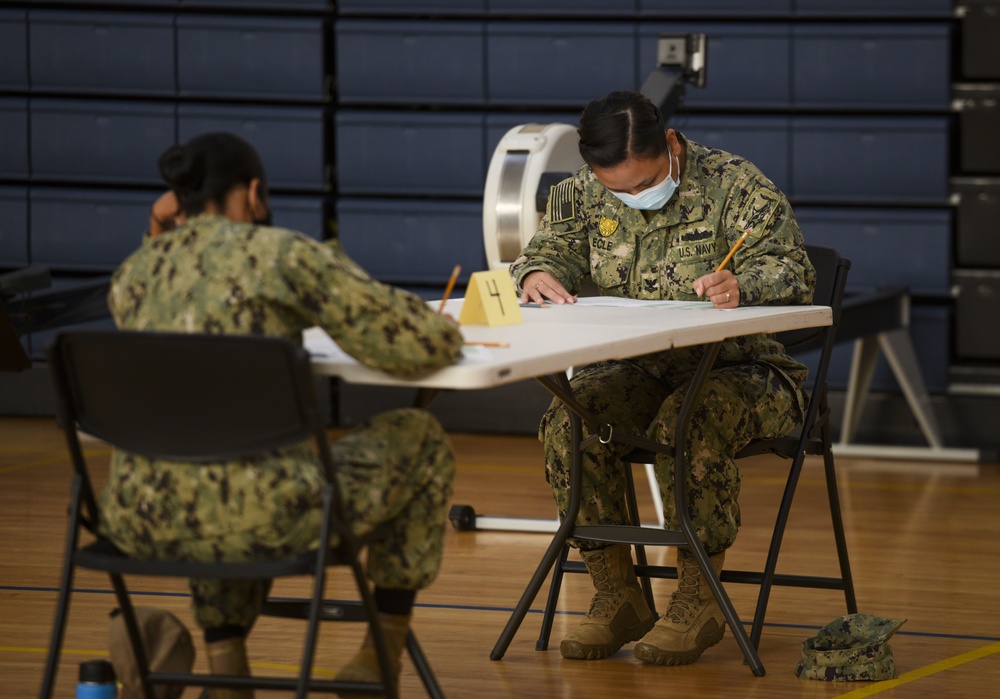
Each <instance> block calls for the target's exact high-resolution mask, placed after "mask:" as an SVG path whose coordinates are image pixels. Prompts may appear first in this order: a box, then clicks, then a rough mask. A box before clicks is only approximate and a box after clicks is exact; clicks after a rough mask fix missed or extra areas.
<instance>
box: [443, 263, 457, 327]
mask: <svg viewBox="0 0 1000 699" xmlns="http://www.w3.org/2000/svg"><path fill="white" fill-rule="evenodd" d="M461 271H462V265H455V269H453V270H451V278H449V279H448V285H447V286H445V288H444V296H442V297H441V305H440V306H438V315H440V314H442V313H444V305H445V304H446V303H448V297H449V296H451V290H452V289H454V288H455V282H457V281H458V275H459V273H461Z"/></svg>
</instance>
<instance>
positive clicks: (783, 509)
mask: <svg viewBox="0 0 1000 699" xmlns="http://www.w3.org/2000/svg"><path fill="white" fill-rule="evenodd" d="M804 461H805V453H804V451H801V450H800V451H799V452H798V455H797V456H796V457H795V458H794V459H793V460H792V465H791V468H790V470H789V473H788V480H787V481H785V491H784V492H783V493H782V495H781V504H780V505H779V506H778V516H777V518H776V520H775V523H774V532H773V533H772V534H771V544H770V546H769V547H768V549H767V560H766V561H765V563H764V571H763V573H762V574H761V580H760V590H759V591H758V593H757V608H756V610H755V611H754V616H753V625H752V626H751V629H750V643H751V645H753V647H754V648H755V649H756V648H758V647H759V646H760V637H761V634H762V633H763V630H764V617H765V615H766V614H767V603H768V602H769V601H770V598H771V588H772V587H773V585H774V573H775V571H776V570H777V567H778V554H779V553H780V551H781V541H782V539H783V538H784V536H785V526H786V525H787V524H788V515H789V513H790V512H791V510H792V499H793V498H794V496H795V488H796V486H797V485H798V482H799V476H800V475H801V474H802V464H803V462H804Z"/></svg>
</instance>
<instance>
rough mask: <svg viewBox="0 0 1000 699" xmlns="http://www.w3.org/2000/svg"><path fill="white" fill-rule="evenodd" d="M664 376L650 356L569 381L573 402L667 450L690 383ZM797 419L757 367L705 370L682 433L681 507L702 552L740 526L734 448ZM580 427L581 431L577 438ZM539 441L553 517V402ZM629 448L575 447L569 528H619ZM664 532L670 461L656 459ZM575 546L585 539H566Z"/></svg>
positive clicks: (671, 512)
mask: <svg viewBox="0 0 1000 699" xmlns="http://www.w3.org/2000/svg"><path fill="white" fill-rule="evenodd" d="M684 374H685V375H684V376H682V377H681V378H680V379H672V378H671V377H669V376H664V375H662V374H661V372H660V371H658V367H657V366H656V362H655V360H647V359H646V358H642V357H640V358H638V359H636V360H628V361H615V362H602V363H599V364H595V365H591V366H588V367H585V368H583V369H582V370H580V371H579V372H578V373H576V375H575V376H574V377H573V379H572V382H571V384H572V387H573V392H574V395H575V396H576V398H577V400H578V401H579V402H580V403H581V404H582V405H583V406H584V407H586V408H587V409H588V410H589V411H590V412H592V413H594V414H596V415H597V416H599V417H600V419H601V420H602V421H603V422H605V423H607V424H611V425H613V426H614V429H615V430H616V431H618V430H624V431H625V432H626V433H629V434H633V435H636V436H645V437H646V438H648V439H651V440H655V441H657V442H661V443H663V444H668V445H672V444H673V442H674V435H675V428H676V424H677V416H678V413H679V412H680V407H681V403H682V402H683V400H684V396H685V394H686V392H687V388H688V386H689V385H690V379H691V376H690V373H689V372H684ZM800 421H801V410H800V408H799V400H798V395H797V392H796V391H795V390H794V389H793V387H792V386H791V385H790V384H789V383H788V382H787V380H786V379H785V378H784V377H783V376H782V375H781V374H779V373H778V372H777V371H776V370H774V369H772V368H771V367H769V366H768V365H766V364H743V365H733V366H725V367H721V368H717V369H715V370H713V371H712V372H710V374H709V376H708V378H707V380H706V383H705V386H704V387H703V388H702V392H701V397H700V399H699V401H698V403H697V407H696V408H695V411H694V414H693V416H692V419H691V424H690V428H689V430H688V443H687V444H686V445H685V450H686V454H687V455H688V465H689V473H688V481H687V489H688V501H687V507H688V512H689V513H690V516H691V519H692V522H693V524H694V527H695V529H696V531H697V532H698V536H699V537H700V539H701V541H702V543H703V544H704V546H705V548H706V550H707V552H708V553H709V554H710V555H711V554H715V553H720V552H722V551H724V550H726V549H727V548H729V547H730V546H732V544H733V542H734V541H735V539H736V533H737V531H738V529H739V526H740V508H739V504H738V497H739V493H740V482H741V475H740V470H739V467H737V465H736V461H735V458H734V455H735V454H736V452H737V451H738V450H739V449H741V448H742V447H744V446H745V445H746V444H748V443H749V442H750V441H752V440H754V439H758V438H770V437H778V436H782V435H784V434H787V433H788V432H789V431H791V430H792V429H793V428H794V427H795V426H796V425H797V424H798V423H799V422H800ZM589 433H590V432H589V430H588V429H587V427H586V425H584V428H583V436H584V438H586V437H587V435H588V434H589ZM539 438H540V439H541V440H542V441H543V442H544V444H545V463H546V479H547V480H548V482H549V485H550V486H551V487H552V493H553V496H554V497H555V501H556V505H557V506H558V508H559V514H560V517H563V516H564V515H565V512H566V508H567V505H568V503H569V485H570V484H569V473H570V466H571V463H572V461H571V459H572V438H571V428H570V416H569V411H568V409H567V408H566V407H565V405H564V404H563V403H562V402H561V401H559V400H558V399H556V400H554V401H553V402H552V405H551V406H550V407H549V409H548V411H547V412H546V413H545V415H544V416H543V418H542V422H541V427H540V428H539ZM629 449H630V447H628V446H626V445H622V444H618V443H615V442H611V443H609V444H601V443H600V442H599V441H597V440H594V442H593V443H592V444H590V445H588V446H587V447H586V448H584V449H583V450H582V455H581V456H582V475H583V482H582V500H581V505H580V512H579V515H578V516H577V520H576V522H577V524H578V525H587V524H626V523H627V521H628V520H627V515H626V510H625V480H624V476H623V473H624V471H623V469H624V465H623V464H622V463H621V462H620V458H621V456H622V455H623V454H625V453H627V452H628V451H629ZM655 470H656V476H657V480H658V481H659V484H660V494H661V496H662V498H663V509H664V518H665V520H666V526H667V528H668V529H674V530H679V529H680V523H679V521H678V519H677V516H676V507H675V502H674V488H673V483H674V459H673V457H672V456H669V455H662V454H661V455H659V456H658V457H657V460H656V464H655ZM569 543H570V545H572V546H576V547H579V548H582V549H593V548H598V547H599V546H600V545H599V544H596V543H594V542H589V541H581V540H570V542H569Z"/></svg>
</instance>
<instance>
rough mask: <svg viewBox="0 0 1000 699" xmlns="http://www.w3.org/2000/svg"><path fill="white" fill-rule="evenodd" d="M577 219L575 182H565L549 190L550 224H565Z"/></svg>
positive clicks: (570, 180)
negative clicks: (574, 192) (574, 194)
mask: <svg viewBox="0 0 1000 699" xmlns="http://www.w3.org/2000/svg"><path fill="white" fill-rule="evenodd" d="M574 218H576V198H575V197H574V196H573V180H572V179H568V180H563V181H562V182H560V183H559V184H557V185H555V186H554V187H553V188H552V189H550V190H549V223H564V222H566V221H572V220H573V219H574Z"/></svg>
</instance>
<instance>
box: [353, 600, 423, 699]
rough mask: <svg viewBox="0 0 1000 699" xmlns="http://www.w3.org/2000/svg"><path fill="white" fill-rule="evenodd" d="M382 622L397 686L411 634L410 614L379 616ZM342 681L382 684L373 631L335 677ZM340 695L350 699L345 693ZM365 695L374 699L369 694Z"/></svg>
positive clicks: (390, 666)
mask: <svg viewBox="0 0 1000 699" xmlns="http://www.w3.org/2000/svg"><path fill="white" fill-rule="evenodd" d="M378 618H379V620H380V621H381V622H382V631H383V632H384V633H385V642H386V645H387V646H388V651H389V672H390V673H391V674H392V677H394V678H395V680H396V682H397V686H398V682H399V668H400V665H401V659H402V655H403V649H404V648H406V635H407V634H408V633H409V631H410V619H411V616H410V615H405V616H403V615H399V614H379V615H378ZM335 679H337V680H339V681H343V682H381V681H382V676H381V674H380V673H379V664H378V654H377V653H376V652H375V641H374V639H373V638H372V634H371V631H369V632H368V634H367V635H366V636H365V640H364V641H363V642H362V644H361V648H359V649H358V652H357V653H355V654H354V657H353V658H351V659H350V660H349V661H347V664H346V665H344V667H342V668H340V670H339V671H338V672H337V676H336V678H335ZM339 694H340V696H350V695H349V694H345V693H343V692H340V693H339ZM365 696H371V694H366V695H365Z"/></svg>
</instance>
